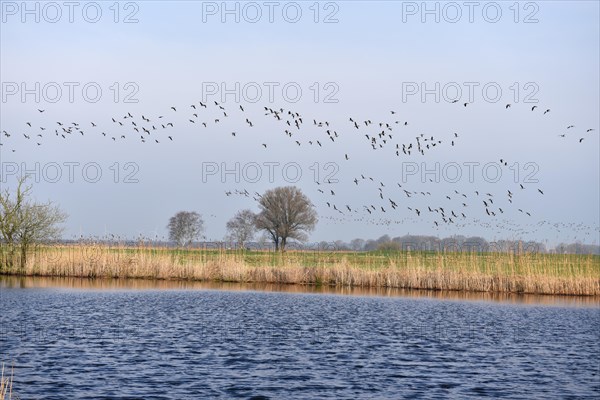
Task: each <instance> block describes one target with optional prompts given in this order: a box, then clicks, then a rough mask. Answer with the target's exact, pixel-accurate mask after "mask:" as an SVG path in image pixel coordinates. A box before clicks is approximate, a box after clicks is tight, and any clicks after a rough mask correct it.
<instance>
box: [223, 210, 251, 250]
mask: <svg viewBox="0 0 600 400" xmlns="http://www.w3.org/2000/svg"><path fill="white" fill-rule="evenodd" d="M255 220H256V215H255V214H254V213H253V212H252V211H251V210H241V211H238V212H237V213H236V214H235V215H234V216H233V218H231V219H230V220H229V221H228V222H227V226H226V227H227V232H228V233H229V235H228V236H229V238H230V239H231V240H233V241H235V242H237V243H238V244H239V245H240V247H242V248H243V247H244V246H245V244H246V243H247V242H248V241H250V240H252V239H253V238H254V235H255V233H256V225H255Z"/></svg>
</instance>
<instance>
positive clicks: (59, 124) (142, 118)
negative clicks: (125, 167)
mask: <svg viewBox="0 0 600 400" xmlns="http://www.w3.org/2000/svg"><path fill="white" fill-rule="evenodd" d="M455 102H456V101H455ZM468 106H469V103H464V104H463V107H468ZM512 107H513V105H512V104H506V105H505V107H504V108H505V109H506V110H508V109H510V108H512ZM537 109H538V107H537V106H533V107H531V112H534V113H535V112H536V110H537ZM261 110H262V114H263V117H266V118H269V119H271V120H272V122H274V123H275V124H279V125H280V128H279V129H281V130H280V132H281V133H282V134H283V135H284V136H285V137H287V138H289V139H290V140H291V141H292V143H293V145H295V146H298V147H299V146H302V145H304V146H307V145H308V146H316V147H323V146H327V145H332V144H334V143H335V142H336V141H337V140H338V139H339V138H340V137H341V136H342V133H338V129H336V128H334V124H333V123H331V122H330V121H318V120H317V119H312V121H311V119H306V118H304V116H303V115H301V114H300V113H299V112H295V111H292V110H284V109H283V108H278V109H275V108H272V107H267V106H264V107H262V109H261ZM539 112H541V109H540V111H539ZM550 112H551V110H550V109H545V110H544V111H543V112H541V114H542V115H547V114H548V113H550ZM37 113H38V114H40V115H45V113H46V110H43V109H37ZM207 114H210V116H209V115H207ZM397 114H398V113H397V112H396V111H393V110H392V111H390V112H389V115H390V120H387V121H372V120H371V119H362V120H360V119H358V118H353V117H349V118H348V120H347V124H348V125H347V126H346V127H344V128H343V129H339V130H340V132H342V131H343V132H344V135H348V134H350V132H353V133H354V134H360V135H361V137H363V138H364V145H365V147H366V148H367V149H370V150H376V151H389V152H390V154H391V155H393V156H394V157H398V158H402V159H404V158H407V157H411V156H415V155H420V156H424V155H425V154H427V153H430V152H433V151H436V150H439V149H442V148H443V147H444V146H449V147H454V146H457V145H459V141H460V138H461V135H460V134H459V133H458V132H449V133H448V134H447V135H445V136H444V137H436V136H434V135H430V134H427V135H426V134H423V133H420V134H417V135H416V136H415V135H414V134H413V136H411V137H408V135H409V132H410V131H409V130H408V127H409V121H405V120H399V119H397ZM239 117H241V120H242V121H243V122H242V126H244V127H245V128H246V129H253V128H254V129H256V128H255V126H256V124H257V122H259V120H258V119H257V117H256V115H254V116H252V115H251V114H250V113H249V112H247V111H246V109H245V108H244V107H243V105H240V104H236V105H235V106H234V107H233V108H232V107H230V108H226V107H225V104H222V103H219V102H217V101H213V102H198V104H191V105H187V106H185V107H179V106H172V107H170V109H169V110H167V112H165V113H164V114H163V115H159V116H157V117H152V118H150V117H148V116H147V115H145V114H140V115H133V114H132V113H130V112H127V113H126V114H124V115H121V116H118V117H117V116H113V117H110V119H108V120H107V121H104V122H103V123H100V122H93V121H90V122H86V123H80V122H67V121H54V122H45V123H43V125H39V124H38V125H36V124H34V123H32V122H29V121H28V122H25V123H24V124H23V127H22V130H21V131H19V132H18V133H17V132H7V131H6V130H4V131H2V139H3V140H2V141H0V145H1V146H5V145H7V143H10V142H11V139H14V137H15V136H20V135H22V136H23V137H24V138H25V139H26V140H27V141H32V142H33V143H35V145H36V146H42V145H43V144H44V141H45V140H48V139H49V138H48V137H49V136H54V137H55V138H57V139H59V140H67V139H69V138H70V137H73V136H90V135H96V136H101V137H104V138H106V139H107V140H110V141H113V142H120V141H125V140H137V141H139V142H140V143H155V144H159V143H162V142H164V141H168V142H173V141H176V140H177V139H178V138H177V135H176V132H178V131H179V132H180V131H181V127H182V126H184V127H187V128H188V129H189V128H190V127H193V128H197V129H207V130H213V129H215V128H218V127H219V126H220V124H222V122H224V121H225V120H227V119H231V118H239ZM260 122H262V121H260ZM238 126H239V125H238ZM307 128H308V129H307ZM240 129H241V127H240ZM309 129H310V134H308V133H305V132H307V131H308V130H309ZM594 130H595V129H593V128H587V129H585V135H589V134H590V133H591V132H592V131H594ZM575 131H576V129H575V125H572V124H571V125H568V126H567V127H566V132H565V133H561V134H559V135H558V136H560V137H562V138H566V137H567V136H573V135H571V132H575ZM583 132H584V131H582V133H583ZM230 134H231V136H232V137H234V138H235V137H236V136H238V135H240V134H241V131H240V130H239V129H238V130H236V131H231V132H230ZM585 135H583V136H579V135H578V136H576V137H578V139H577V140H578V142H579V143H581V142H583V141H584V139H585V138H586V136H585ZM260 146H261V147H262V148H263V149H268V148H269V146H268V143H266V142H261V143H260ZM1 150H2V147H0V151H1ZM11 151H12V152H15V151H16V149H15V148H12V149H11ZM351 159H352V156H351V154H349V153H344V154H343V160H345V161H349V160H351ZM499 161H500V162H499V165H500V166H508V161H507V160H505V159H500V160H499ZM431 182H433V181H431ZM315 183H316V184H317V185H318V187H317V192H318V193H319V194H320V196H322V197H326V198H325V199H324V200H323V203H324V205H326V206H327V208H328V209H331V210H332V211H333V212H334V215H335V214H338V216H337V217H336V216H328V217H326V218H329V219H330V220H331V221H337V222H340V221H344V220H345V221H347V220H348V219H352V220H355V221H362V222H369V223H374V224H381V225H391V224H393V223H402V222H405V221H406V218H404V219H396V220H394V219H393V218H392V219H389V218H385V215H389V214H391V213H393V212H394V211H397V210H399V209H401V208H405V209H407V210H408V212H409V214H410V215H411V216H412V217H413V218H416V219H417V220H422V219H423V218H424V217H425V216H426V215H429V216H430V217H431V218H430V221H431V222H432V225H433V226H434V227H435V228H439V227H440V226H441V225H447V226H452V227H453V228H461V227H464V226H466V225H465V224H466V223H467V221H471V223H478V224H480V225H481V224H486V222H485V221H484V220H482V219H480V218H479V216H478V215H477V214H473V215H472V217H471V218H470V219H469V218H468V216H469V214H472V212H471V210H472V209H474V208H480V209H481V212H482V216H483V217H484V218H485V217H489V218H495V217H500V216H501V215H502V214H504V213H505V212H506V211H507V210H508V207H511V208H515V209H516V210H517V211H518V212H520V213H522V214H523V215H527V216H531V215H532V211H530V210H525V209H523V208H522V207H519V206H516V202H517V197H518V196H519V193H520V192H522V191H524V190H526V187H525V186H524V185H523V184H518V186H515V187H511V188H506V189H504V190H503V191H502V192H501V193H491V192H489V191H485V192H484V191H479V190H472V191H469V192H464V191H458V190H453V191H452V192H449V193H435V192H434V191H433V190H429V191H425V190H410V188H407V187H405V186H403V185H402V184H401V183H399V182H393V183H389V182H383V181H381V180H375V179H374V178H373V177H371V176H366V175H364V174H360V176H356V177H353V179H352V181H351V185H352V186H354V187H359V190H361V192H363V193H364V192H365V191H367V190H368V191H370V192H371V193H373V199H374V201H372V202H370V203H368V204H360V205H352V204H347V203H346V202H342V203H340V202H338V201H336V199H337V197H336V193H335V191H334V190H333V189H330V188H326V187H325V185H327V184H333V183H336V182H332V181H331V180H324V181H322V182H319V181H316V182H315ZM321 185H323V186H321ZM527 189H530V188H527ZM530 190H535V191H536V192H537V193H538V194H539V195H540V196H541V195H544V191H543V190H542V189H541V188H531V189H530ZM432 192H434V193H432ZM225 194H226V195H227V196H233V195H238V196H245V197H253V198H254V200H258V199H259V197H260V194H259V193H257V192H255V193H254V194H250V192H249V191H248V190H246V189H242V190H240V189H235V190H228V191H226V192H225ZM384 214H385V215H384ZM377 218H379V219H377ZM495 221H496V225H495V226H496V227H499V226H504V227H505V228H506V229H508V230H509V231H513V232H514V233H519V232H521V233H522V232H523V231H519V230H518V229H517V228H515V227H514V226H510V222H509V220H506V219H504V220H502V221H504V222H503V223H501V222H500V220H498V219H495ZM507 224H508V225H507ZM555 225H556V226H555V227H556V229H558V225H557V224H555ZM576 227H579V228H580V229H583V228H582V227H581V226H577V225H575V226H572V227H571V228H576ZM587 228H590V229H591V230H597V228H593V227H587Z"/></svg>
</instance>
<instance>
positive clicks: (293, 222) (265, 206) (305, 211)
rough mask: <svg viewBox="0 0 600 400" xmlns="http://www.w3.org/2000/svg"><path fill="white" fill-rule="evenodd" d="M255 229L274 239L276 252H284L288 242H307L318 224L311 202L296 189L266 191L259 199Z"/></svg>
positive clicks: (286, 188)
mask: <svg viewBox="0 0 600 400" xmlns="http://www.w3.org/2000/svg"><path fill="white" fill-rule="evenodd" d="M259 206H260V213H259V214H258V215H257V217H256V228H257V229H260V230H264V231H266V232H267V233H268V235H269V236H270V237H271V239H272V240H273V243H274V244H275V250H279V249H281V251H284V250H285V245H286V243H287V241H288V239H296V240H299V241H304V240H306V239H307V238H308V236H307V233H308V232H310V231H312V230H313V229H314V227H315V225H316V224H317V213H316V211H315V209H314V206H313V204H312V203H311V201H310V200H309V199H308V197H306V196H305V195H304V193H302V191H301V190H300V189H298V188H297V187H295V186H285V187H278V188H275V189H271V190H267V191H266V192H265V194H263V195H262V197H261V198H260V200H259Z"/></svg>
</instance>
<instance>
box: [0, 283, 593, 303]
mask: <svg viewBox="0 0 600 400" xmlns="http://www.w3.org/2000/svg"><path fill="white" fill-rule="evenodd" d="M0 288H22V289H26V288H66V289H82V290H228V291H268V292H286V293H314V294H337V295H353V296H383V297H413V298H431V299H438V300H458V301H461V300H468V301H493V302H503V303H510V304H530V305H554V306H568V307H598V306H600V297H599V296H549V295H534V294H511V293H487V292H459V291H443V290H413V289H397V288H381V287H376V288H373V287H334V286H313V285H282V284H272V283H235V282H198V281H184V280H158V279H152V280H150V279H98V278H96V279H85V278H73V277H31V276H26V277H22V276H0Z"/></svg>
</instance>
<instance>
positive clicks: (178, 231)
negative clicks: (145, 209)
mask: <svg viewBox="0 0 600 400" xmlns="http://www.w3.org/2000/svg"><path fill="white" fill-rule="evenodd" d="M167 228H168V229H169V239H170V240H172V241H174V242H176V243H177V245H178V246H179V247H185V246H187V245H189V244H190V243H192V242H193V241H194V240H197V239H198V238H199V237H200V234H201V233H202V232H203V231H204V221H203V220H202V216H201V215H200V214H198V213H197V212H195V211H179V212H178V213H177V214H175V215H174V216H172V217H171V218H170V219H169V224H168V225H167Z"/></svg>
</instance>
